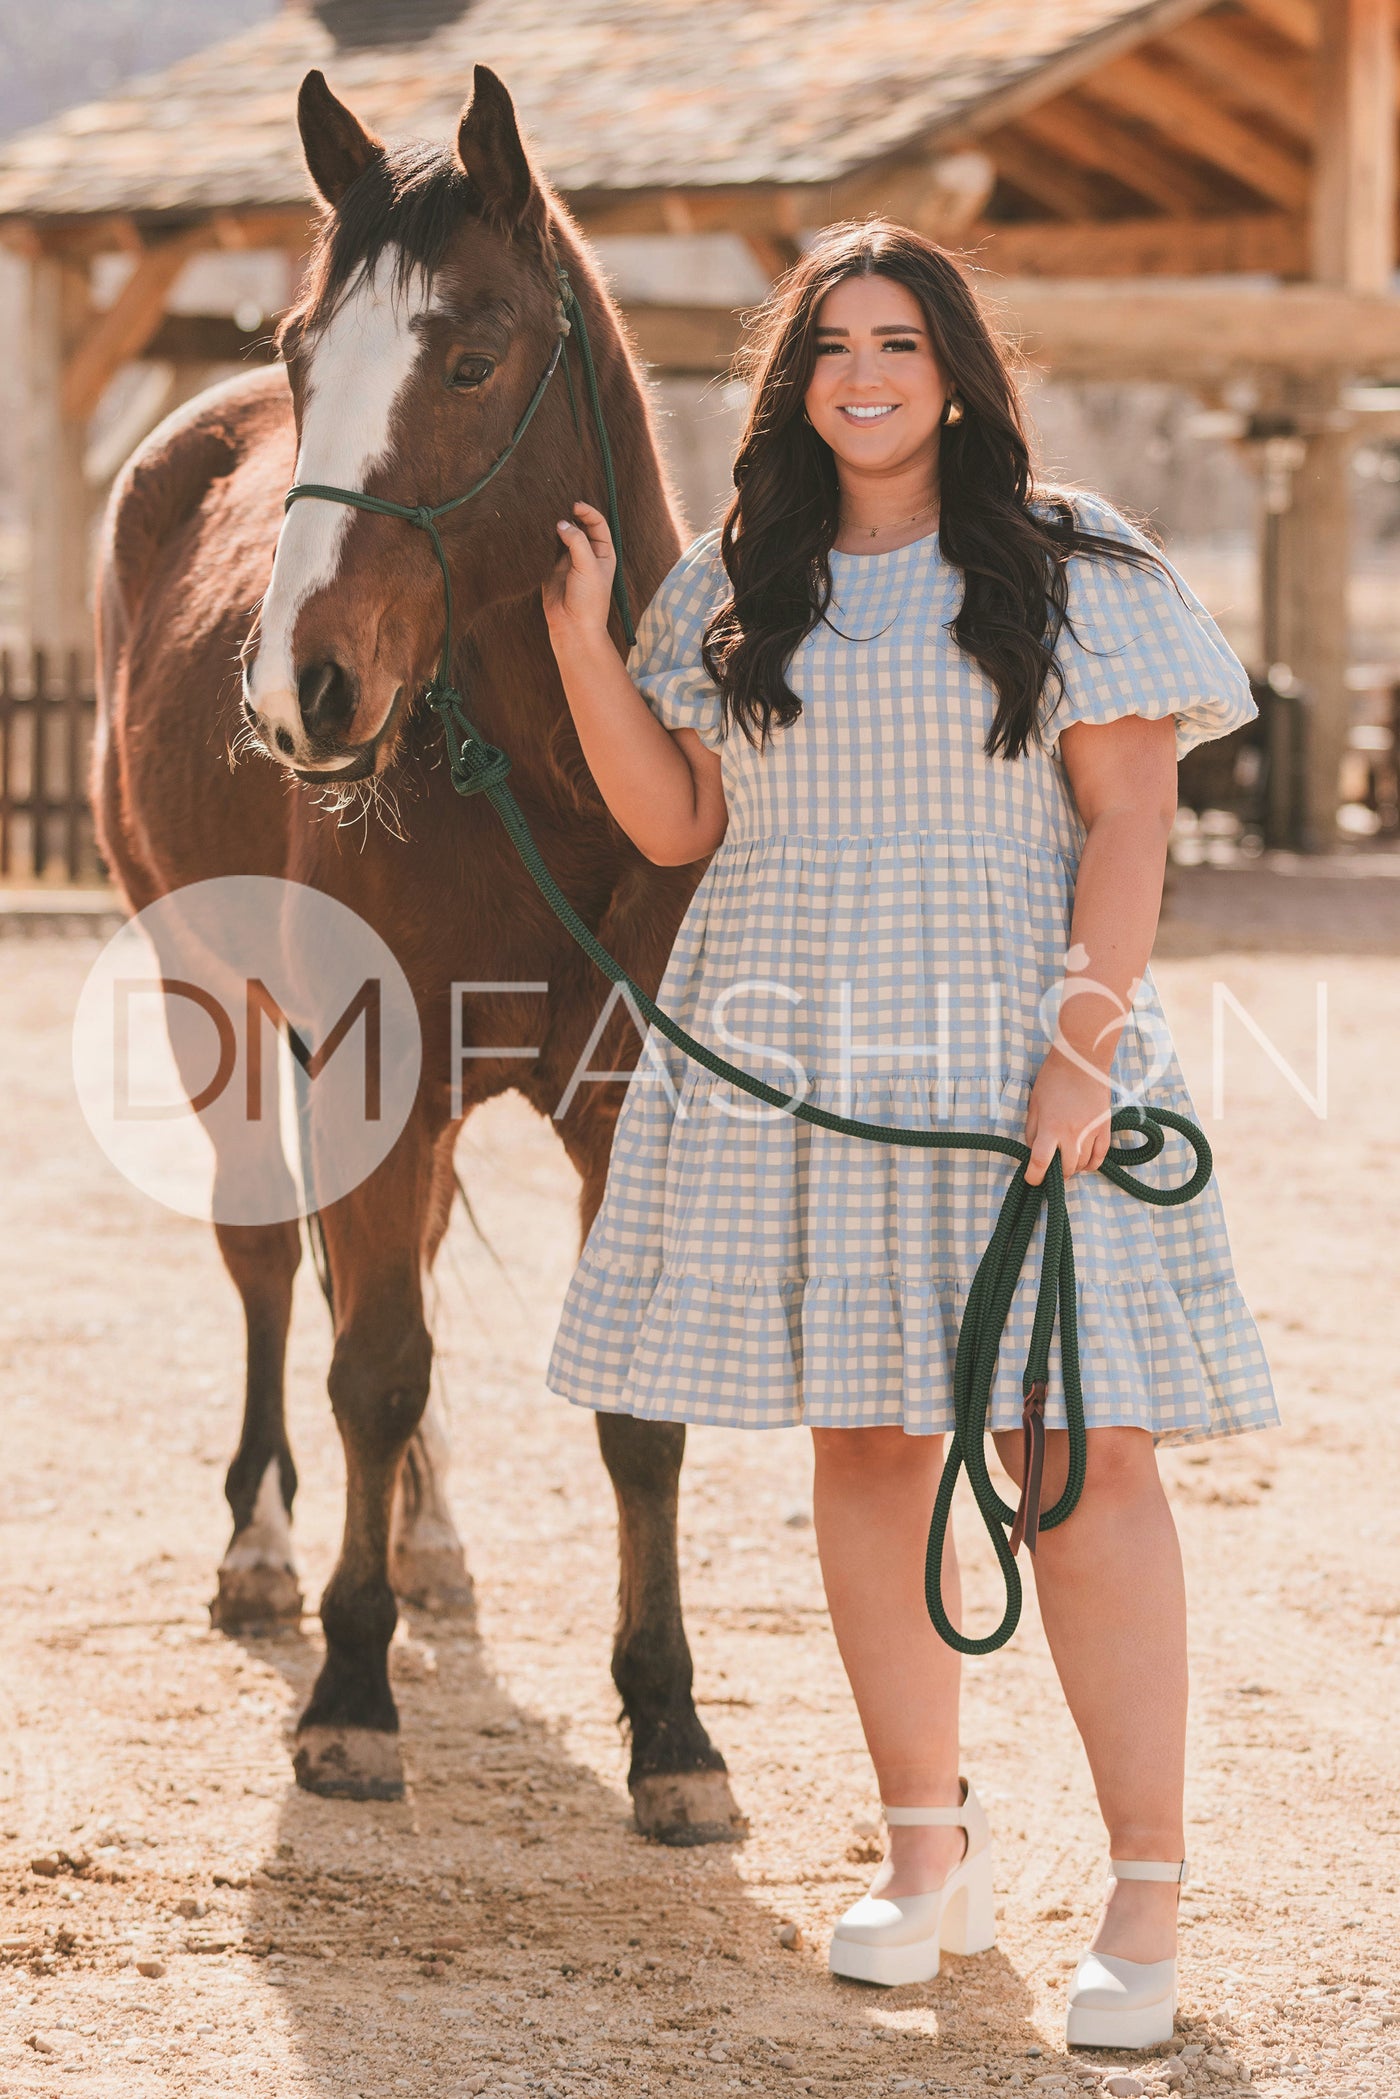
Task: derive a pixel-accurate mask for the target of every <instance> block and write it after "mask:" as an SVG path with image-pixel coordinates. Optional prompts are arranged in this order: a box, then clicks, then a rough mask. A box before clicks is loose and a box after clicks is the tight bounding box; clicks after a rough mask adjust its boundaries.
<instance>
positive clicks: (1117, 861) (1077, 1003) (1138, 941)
mask: <svg viewBox="0 0 1400 2099" xmlns="http://www.w3.org/2000/svg"><path fill="white" fill-rule="evenodd" d="M1060 754H1061V756H1062V757H1063V759H1064V764H1065V771H1066V773H1067V774H1068V776H1069V783H1070V786H1071V788H1072V789H1073V791H1074V799H1075V802H1076V803H1077V805H1078V808H1079V814H1080V817H1081V819H1082V821H1083V823H1084V826H1085V829H1086V831H1087V832H1088V836H1087V838H1086V839H1085V841H1084V850H1083V852H1082V854H1081V855H1080V861H1079V874H1078V879H1077V881H1076V884H1075V892H1074V915H1073V919H1072V922H1071V926H1070V953H1071V957H1072V960H1073V961H1076V962H1079V963H1080V967H1079V968H1077V969H1076V968H1072V967H1071V968H1068V969H1067V970H1066V973H1065V988H1064V998H1063V1003H1062V1005H1061V1008H1060V1019H1059V1027H1058V1030H1057V1034H1056V1040H1055V1043H1054V1045H1053V1046H1052V1048H1051V1049H1050V1051H1049V1054H1048V1055H1047V1056H1046V1058H1045V1061H1044V1063H1043V1064H1042V1065H1041V1067H1040V1070H1039V1072H1038V1073H1037V1075H1036V1080H1035V1084H1034V1085H1033V1086H1032V1088H1031V1097H1030V1104H1029V1107H1028V1109H1027V1112H1026V1133H1025V1142H1026V1143H1027V1144H1028V1145H1029V1146H1030V1147H1031V1157H1030V1161H1029V1163H1028V1165H1027V1167H1026V1179H1027V1180H1028V1181H1030V1182H1031V1183H1032V1184H1035V1183H1038V1182H1040V1181H1042V1180H1043V1179H1044V1177H1045V1173H1046V1170H1047V1168H1048V1167H1049V1164H1050V1161H1051V1159H1052V1158H1053V1157H1054V1156H1055V1152H1056V1150H1057V1149H1058V1150H1059V1153H1060V1164H1061V1168H1062V1170H1063V1172H1064V1173H1065V1175H1066V1177H1068V1176H1069V1175H1071V1174H1074V1173H1087V1172H1091V1171H1093V1170H1094V1169H1095V1168H1096V1167H1098V1166H1099V1165H1100V1164H1101V1162H1102V1160H1103V1158H1104V1155H1105V1153H1106V1152H1107V1150H1108V1147H1109V1141H1110V1138H1111V1135H1112V1132H1111V1130H1110V1128H1109V1116H1110V1114H1111V1112H1112V1108H1113V1100H1112V1095H1111V1092H1110V1089H1109V1084H1108V1073H1109V1069H1110V1066H1111V1065H1112V1063H1113V1053H1114V1051H1115V1049H1116V1048H1117V1046H1118V1038H1119V1035H1120V1034H1121V1033H1122V1029H1123V1022H1124V1020H1125V1019H1126V1018H1127V1013H1128V1009H1129V1007H1130V1006H1131V1005H1132V1002H1133V997H1134V994H1135V993H1136V991H1137V988H1138V985H1139V984H1140V983H1141V981H1142V976H1143V972H1144V971H1145V970H1146V968H1147V964H1148V959H1149V957H1150V956H1151V953H1152V943H1153V940H1154V939H1155V937H1156V933H1157V919H1158V914H1159V913H1160V911H1161V908H1162V879H1163V876H1164V874H1165V871H1166V864H1167V838H1168V834H1169V833H1170V831H1171V827H1172V819H1173V818H1174V816H1175V815H1176V718H1175V716H1174V715H1170V714H1168V715H1164V716H1162V717H1161V719H1160V720H1157V721H1148V720H1147V719H1145V717H1144V716H1142V715H1140V714H1129V715H1125V716H1124V717H1123V718H1122V719H1121V720H1119V721H1113V722H1069V723H1067V724H1066V726H1065V728H1064V729H1063V730H1062V732H1061V735H1060Z"/></svg>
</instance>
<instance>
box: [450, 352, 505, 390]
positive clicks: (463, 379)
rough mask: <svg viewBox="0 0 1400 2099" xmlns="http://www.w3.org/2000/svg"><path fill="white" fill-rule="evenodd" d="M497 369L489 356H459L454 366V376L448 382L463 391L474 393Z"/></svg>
mask: <svg viewBox="0 0 1400 2099" xmlns="http://www.w3.org/2000/svg"><path fill="white" fill-rule="evenodd" d="M495 369H496V367H495V365H494V364H493V363H492V361H491V359H490V358H489V357H459V358H458V359H457V362H456V364H455V365H454V366H453V367H452V377H451V379H450V380H449V381H448V384H449V385H450V386H455V387H456V388H457V389H458V391H459V392H461V393H472V392H473V391H474V390H475V389H476V388H477V387H478V386H482V385H484V384H485V382H486V381H487V380H488V379H489V378H490V377H491V374H492V372H494V371H495Z"/></svg>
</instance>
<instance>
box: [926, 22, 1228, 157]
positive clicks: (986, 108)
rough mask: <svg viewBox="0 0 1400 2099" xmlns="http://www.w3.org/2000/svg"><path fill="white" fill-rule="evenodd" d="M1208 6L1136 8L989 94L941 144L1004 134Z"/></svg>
mask: <svg viewBox="0 0 1400 2099" xmlns="http://www.w3.org/2000/svg"><path fill="white" fill-rule="evenodd" d="M1202 4H1203V0H1157V4H1156V5H1155V6H1152V7H1136V8H1134V9H1133V10H1132V12H1131V13H1130V14H1128V15H1126V16H1125V17H1124V18H1123V19H1121V20H1120V21H1118V22H1115V23H1113V24H1111V26H1110V27H1109V28H1107V29H1101V30H1098V31H1097V32H1096V33H1094V34H1093V35H1091V36H1084V37H1080V39H1079V41H1078V42H1077V43H1075V44H1072V45H1071V46H1070V48H1069V49H1068V50H1067V51H1062V52H1061V53H1060V54H1059V56H1058V57H1056V58H1052V59H1049V60H1048V61H1047V62H1046V63H1045V64H1044V65H1040V66H1035V67H1032V68H1030V69H1029V70H1028V71H1027V72H1026V73H1024V74H1023V75H1022V77H1021V78H1020V79H1019V80H1017V81H1014V82H1013V83H1012V84H1011V86H1009V87H1006V88H1003V89H1002V91H1001V92H1000V93H999V94H995V95H988V96H987V97H986V99H985V100H984V101H982V102H979V103H978V104H977V106H976V108H975V109H974V110H973V111H972V113H971V115H970V116H969V117H968V118H967V119H966V121H965V122H963V123H961V124H957V125H951V126H948V127H946V128H944V129H943V130H941V131H940V132H939V133H938V142H939V144H940V145H941V146H943V147H945V148H946V147H948V146H951V145H954V144H956V143H961V142H962V141H963V140H969V141H971V140H976V139H980V138H981V137H982V135H983V134H984V133H985V132H988V131H996V130H999V129H1000V127H1001V126H1002V125H1003V124H1014V123H1015V121H1016V119H1017V118H1018V117H1020V116H1021V115H1023V114H1024V112H1025V111H1026V110H1028V109H1037V108H1039V106H1040V104H1041V103H1042V102H1048V101H1049V100H1050V99H1051V97H1052V96H1054V95H1061V94H1064V93H1065V92H1066V90H1067V89H1069V88H1072V87H1078V86H1080V85H1081V84H1082V83H1083V82H1084V81H1085V80H1086V79H1087V78H1088V77H1089V75H1090V74H1092V73H1095V72H1097V71H1098V70H1099V69H1100V67H1102V66H1105V65H1107V64H1108V62H1109V60H1110V59H1114V58H1116V57H1117V56H1118V55H1119V53H1120V52H1125V51H1135V50H1136V49H1137V47H1138V45H1139V44H1141V43H1142V42H1144V40H1145V39H1146V38H1148V37H1153V36H1161V35H1162V34H1163V33H1164V32H1165V31H1166V30H1168V29H1174V28H1175V27H1176V25H1177V23H1178V22H1185V21H1187V20H1189V18H1190V17H1191V16H1192V15H1197V14H1199V13H1200V12H1201V7H1202Z"/></svg>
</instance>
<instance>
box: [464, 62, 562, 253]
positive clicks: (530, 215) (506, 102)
mask: <svg viewBox="0 0 1400 2099" xmlns="http://www.w3.org/2000/svg"><path fill="white" fill-rule="evenodd" d="M457 157H458V159H459V160H460V161H461V163H462V166H463V167H464V168H465V169H466V171H467V173H468V175H469V176H470V177H471V179H472V182H473V184H474V185H475V187H476V189H477V190H478V191H479V192H480V194H481V200H482V203H483V206H484V207H485V211H486V216H487V217H488V218H490V219H491V220H493V221H494V222H495V223H496V224H497V225H498V226H501V227H502V228H503V229H504V230H506V231H508V232H511V233H514V232H515V231H516V230H517V228H519V227H522V226H526V225H531V226H534V227H536V228H538V229H539V230H540V231H543V228H544V223H545V203H544V198H543V197H542V195H541V194H540V188H539V184H538V183H537V182H536V181H535V175H534V170H533V169H532V168H531V166H530V163H529V161H528V160H527V158H526V156H525V148H524V147H523V146H522V145H521V143H520V131H519V128H518V126H517V125H516V121H515V104H514V103H513V102H512V101H511V99H510V93H509V90H508V89H507V87H506V84H505V82H504V81H503V80H501V79H499V78H498V77H497V75H496V74H495V73H493V72H492V71H491V68H490V67H489V66H477V67H475V68H474V69H473V74H472V98H471V101H470V102H469V103H468V104H467V106H466V108H465V109H464V110H463V111H462V120H461V122H460V124H459V125H458V126H457Z"/></svg>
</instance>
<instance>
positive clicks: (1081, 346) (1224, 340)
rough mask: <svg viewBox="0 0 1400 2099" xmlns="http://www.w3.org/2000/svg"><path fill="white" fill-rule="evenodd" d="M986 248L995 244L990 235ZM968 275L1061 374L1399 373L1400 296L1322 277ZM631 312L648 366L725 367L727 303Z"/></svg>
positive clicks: (734, 327) (1195, 377)
mask: <svg viewBox="0 0 1400 2099" xmlns="http://www.w3.org/2000/svg"><path fill="white" fill-rule="evenodd" d="M1033 230H1039V231H1041V232H1043V233H1044V234H1046V235H1051V234H1061V233H1063V234H1066V235H1067V234H1068V233H1069V232H1071V231H1072V230H1074V229H1071V228H1067V227H1066V228H1060V227H1051V226H1046V227H1044V228H1040V229H1032V228H1030V227H1021V228H1016V229H1006V231H1007V232H1013V231H1014V233H1015V235H1016V236H1017V237H1018V238H1020V237H1029V236H1030V235H1031V233H1032V231H1033ZM1095 230H1098V231H1102V232H1103V233H1108V232H1110V231H1111V229H1110V228H1108V227H1104V228H1101V229H1095ZM987 252H988V254H989V255H993V254H994V253H995V250H994V249H993V248H992V245H991V238H989V240H988V248H987ZM973 281H974V284H975V286H976V288H977V292H978V296H979V298H981V299H982V300H983V301H984V303H985V304H986V306H987V308H988V311H989V313H990V314H991V316H992V318H993V319H994V320H995V321H996V322H997V324H998V325H999V326H1001V327H1004V328H1005V329H1006V330H1007V331H1008V332H1009V333H1010V334H1011V336H1012V337H1013V339H1017V340H1019V341H1020V342H1021V344H1022V346H1023V348H1024V349H1025V351H1026V352H1027V354H1028V355H1029V356H1030V357H1031V358H1032V359H1033V360H1034V361H1035V362H1036V363H1038V364H1044V365H1046V366H1048V367H1049V369H1050V370H1052V371H1054V372H1055V373H1056V374H1057V375H1062V376H1064V377H1066V378H1083V379H1139V378H1141V379H1182V380H1187V381H1191V382H1208V381H1210V380H1212V379H1219V378H1224V377H1229V376H1230V375H1231V374H1233V373H1237V372H1254V371H1267V370H1284V371H1288V370H1292V371H1296V372H1299V373H1301V374H1303V375H1305V376H1306V375H1313V376H1316V375H1319V374H1323V375H1325V374H1327V373H1328V372H1338V371H1359V372H1366V373H1370V374H1374V375H1376V376H1377V377H1381V378H1391V377H1400V298H1384V299H1378V298H1363V297H1360V296H1354V295H1351V294H1348V293H1345V292H1339V291H1332V290H1329V289H1327V288H1325V287H1323V286H1320V285H1284V286H1279V287H1276V288H1275V287H1260V288H1258V289H1255V288H1253V287H1249V288H1246V287H1242V286H1240V285H1236V284H1232V285H1229V286H1228V287H1226V286H1214V285H1211V284H1209V283H1207V282H1204V281H1202V280H1201V279H1195V280H1190V281H1182V280H1177V281H1175V282H1173V281H1172V280H1171V279H1168V278H1156V279H1153V278H1130V279H1126V280H1123V279H1120V280H1118V281H1117V282H1113V281H1109V282H1102V281H1099V280H1096V279H1093V278H1085V279H1062V280H1059V281H1056V280H1055V279H1052V278H1045V277H1028V276H1027V277H1001V276H994V275H993V274H992V273H991V272H990V271H989V270H988V271H986V272H983V271H982V270H981V269H977V270H975V271H974V277H973ZM627 319H628V322H629V324H630V326H631V329H632V333H633V336H634V338H635V340H636V343H637V347H638V349H639V351H640V352H641V355H642V356H643V357H644V358H645V360H646V361H647V363H649V364H652V365H655V366H656V367H658V368H659V369H660V370H662V371H667V372H675V373H682V372H689V373H714V372H724V371H727V370H728V368H729V364H730V360H731V359H732V357H733V355H734V352H735V350H736V349H737V348H738V346H739V343H740V340H741V338H742V333H743V329H742V324H741V321H740V316H739V314H738V313H736V312H731V311H730V310H729V308H727V307H714V306H705V307H693V306H649V305H633V306H629V307H628V309H627Z"/></svg>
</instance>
